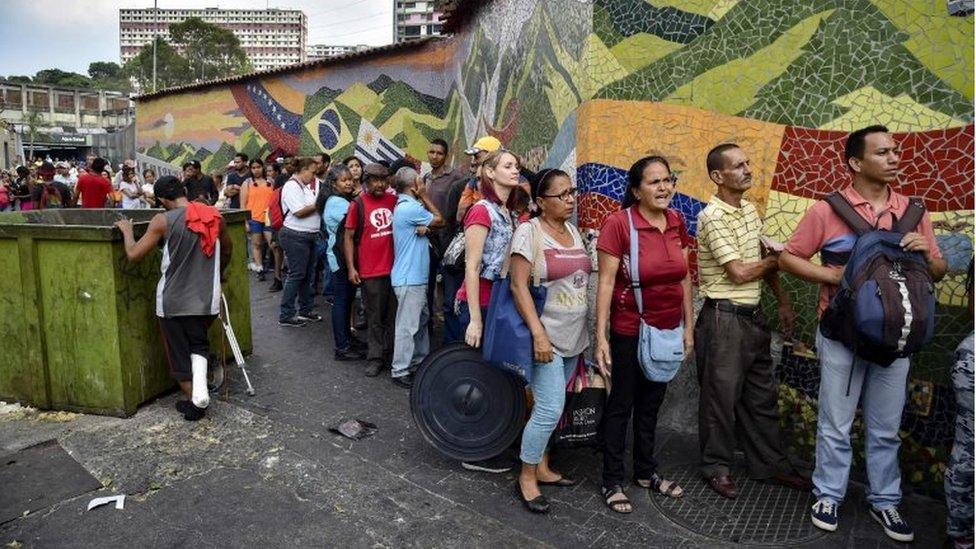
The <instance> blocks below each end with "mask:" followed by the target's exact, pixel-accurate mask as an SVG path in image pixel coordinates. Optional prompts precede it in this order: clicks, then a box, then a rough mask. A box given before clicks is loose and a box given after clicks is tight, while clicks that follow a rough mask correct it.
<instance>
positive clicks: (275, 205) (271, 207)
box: [268, 183, 287, 231]
mask: <svg viewBox="0 0 976 549" xmlns="http://www.w3.org/2000/svg"><path fill="white" fill-rule="evenodd" d="M285 185H287V183H285ZM285 185H282V186H280V187H278V188H277V189H275V190H274V191H273V192H272V193H271V200H269V201H268V219H269V220H270V221H271V228H272V229H273V230H275V231H280V230H281V228H282V227H283V226H284V225H285V214H286V213H287V212H285V211H284V209H283V208H282V207H281V190H282V189H284V188H285Z"/></svg>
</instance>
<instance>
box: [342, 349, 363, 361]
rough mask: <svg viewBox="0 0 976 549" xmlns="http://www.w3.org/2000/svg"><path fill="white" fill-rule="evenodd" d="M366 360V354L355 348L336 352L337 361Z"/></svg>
mask: <svg viewBox="0 0 976 549" xmlns="http://www.w3.org/2000/svg"><path fill="white" fill-rule="evenodd" d="M364 358H366V353H365V352H364V351H362V350H361V349H356V348H353V347H350V348H348V349H345V350H342V351H336V352H335V359H336V360H338V361H340V362H344V361H347V360H363V359H364Z"/></svg>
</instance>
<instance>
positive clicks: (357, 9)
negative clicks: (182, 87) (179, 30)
mask: <svg viewBox="0 0 976 549" xmlns="http://www.w3.org/2000/svg"><path fill="white" fill-rule="evenodd" d="M152 6H153V0H0V21H2V22H3V25H2V28H0V75H2V76H10V75H15V74H27V75H33V74H34V73H35V72H37V71H39V70H42V69H48V68H57V69H61V70H66V71H73V72H79V73H81V74H87V72H88V64H89V63H91V62H92V61H114V62H116V63H118V62H119V8H151V7H152ZM159 7H160V8H206V7H220V8H228V9H230V8H259V9H263V8H266V7H272V8H282V9H285V8H289V9H300V10H302V11H304V12H305V16H306V17H307V18H308V42H309V43H310V44H335V45H346V44H368V45H371V46H380V45H383V44H389V43H391V42H392V41H393V1H392V0H159Z"/></svg>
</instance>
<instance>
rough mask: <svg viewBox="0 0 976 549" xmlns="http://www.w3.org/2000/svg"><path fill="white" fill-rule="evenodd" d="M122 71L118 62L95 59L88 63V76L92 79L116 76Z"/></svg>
mask: <svg viewBox="0 0 976 549" xmlns="http://www.w3.org/2000/svg"><path fill="white" fill-rule="evenodd" d="M121 72H122V67H120V66H119V64H118V63H113V62H111V61H95V62H93V63H90V64H89V65H88V76H89V77H91V79H92V80H103V79H107V78H118V77H119V74H120V73H121Z"/></svg>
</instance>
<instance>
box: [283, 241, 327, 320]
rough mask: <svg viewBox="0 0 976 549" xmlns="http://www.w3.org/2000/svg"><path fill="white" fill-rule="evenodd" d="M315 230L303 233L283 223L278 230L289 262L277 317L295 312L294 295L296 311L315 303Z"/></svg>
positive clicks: (287, 316)
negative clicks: (313, 293) (296, 298)
mask: <svg viewBox="0 0 976 549" xmlns="http://www.w3.org/2000/svg"><path fill="white" fill-rule="evenodd" d="M316 240H318V233H303V232H299V231H293V230H291V229H288V228H285V227H282V229H281V230H280V231H278V243H279V244H281V249H282V250H284V252H285V261H287V262H288V278H287V279H286V280H285V288H284V291H282V292H281V311H280V312H279V314H278V318H279V319H281V320H285V319H288V318H292V317H294V316H295V297H296V296H297V297H298V312H299V313H302V314H305V313H309V312H311V310H312V307H313V306H314V305H315V301H314V300H315V297H314V296H313V295H312V281H313V279H314V278H315V242H316Z"/></svg>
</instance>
